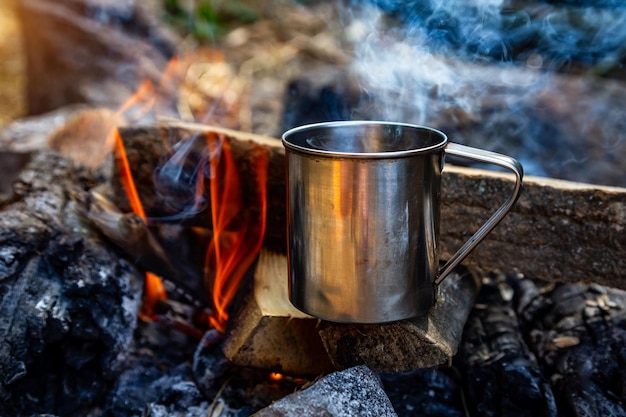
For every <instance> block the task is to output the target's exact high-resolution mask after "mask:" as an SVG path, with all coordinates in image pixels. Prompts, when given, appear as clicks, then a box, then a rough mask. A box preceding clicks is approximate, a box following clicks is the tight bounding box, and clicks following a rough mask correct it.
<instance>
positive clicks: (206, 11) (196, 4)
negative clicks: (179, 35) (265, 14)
mask: <svg viewBox="0 0 626 417" xmlns="http://www.w3.org/2000/svg"><path fill="white" fill-rule="evenodd" d="M163 5H164V9H165V12H166V16H165V19H166V21H167V22H168V23H170V24H171V25H172V26H174V27H175V28H176V29H178V30H179V31H181V32H183V33H184V34H190V35H192V36H194V37H195V38H197V39H198V40H200V41H210V40H212V39H215V38H218V37H220V36H222V35H223V34H224V33H225V32H226V31H227V30H228V29H230V28H232V26H234V25H237V24H242V23H252V22H254V21H255V20H257V19H258V12H257V11H256V10H255V9H253V8H252V7H250V6H248V5H246V4H244V3H242V2H240V1H237V0H163Z"/></svg>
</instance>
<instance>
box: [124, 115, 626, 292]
mask: <svg viewBox="0 0 626 417" xmlns="http://www.w3.org/2000/svg"><path fill="white" fill-rule="evenodd" d="M207 132H216V133H218V134H221V135H223V136H224V138H225V139H226V140H227V141H228V142H229V143H230V145H231V148H233V149H235V150H236V152H234V153H236V157H235V160H236V161H237V162H236V163H237V164H238V166H239V169H240V171H241V177H242V178H243V179H244V181H246V182H249V183H253V182H254V181H253V180H254V178H255V176H256V173H255V172H254V171H250V167H251V166H252V164H251V163H250V155H253V154H254V152H253V151H255V150H256V151H255V152H258V149H259V147H263V148H266V149H267V151H268V152H269V154H270V164H269V173H268V189H267V198H268V218H267V235H266V241H265V243H266V245H270V243H269V242H271V245H270V246H271V247H272V249H275V250H278V251H283V252H284V250H285V240H286V239H285V194H284V193H285V177H284V169H285V168H284V164H285V161H284V149H283V147H282V145H281V143H280V141H278V140H276V139H272V138H268V137H264V136H258V135H253V134H248V133H242V132H235V131H229V130H225V129H219V128H215V127H209V126H200V125H193V124H182V123H174V124H170V125H166V124H162V125H159V126H145V127H130V128H124V129H122V130H121V133H122V136H123V138H124V143H125V144H126V145H127V148H128V149H127V150H128V152H129V158H131V166H132V167H133V168H134V171H133V173H134V174H135V175H136V178H137V181H138V184H140V190H139V193H140V195H141V196H142V199H143V200H144V201H145V206H146V207H147V209H148V211H150V212H152V213H154V214H156V215H158V214H163V213H162V212H163V207H167V201H166V198H167V196H163V195H158V194H157V193H156V192H155V191H154V190H155V185H154V182H153V174H154V171H155V169H157V167H158V165H159V162H158V161H159V158H160V157H161V156H162V155H163V152H164V147H163V145H162V144H161V141H162V140H163V139H167V140H169V141H174V142H175V141H179V140H184V139H186V138H189V137H191V136H193V135H194V134H199V133H204V134H206V133H207ZM114 181H115V180H114ZM249 187H251V186H249ZM511 188H512V178H510V177H509V176H508V175H507V174H502V173H498V172H491V171H483V170H478V169H472V168H461V167H455V166H452V165H449V164H448V165H447V166H446V168H445V169H444V172H443V182H442V215H441V217H442V220H441V237H440V247H441V258H442V259H446V258H448V257H449V256H451V255H452V253H454V252H455V251H456V250H457V249H458V248H460V247H461V245H462V244H463V243H464V242H465V241H466V240H467V239H469V238H470V236H471V234H472V233H473V232H474V231H475V230H477V229H478V227H479V226H480V225H481V224H482V223H483V222H484V221H485V220H486V219H487V217H488V216H489V215H490V214H491V213H492V212H493V211H495V210H496V208H497V207H498V206H499V205H500V204H501V202H502V201H503V200H504V198H505V196H506V195H507V194H508V193H509V192H510V190H511ZM118 189H119V187H118ZM116 194H117V195H118V196H121V195H122V194H121V193H120V192H118V193H116ZM122 199H123V198H122ZM120 204H122V203H121V200H120ZM118 205H119V204H118ZM165 214H167V213H165ZM192 221H200V222H201V223H202V224H204V225H205V226H206V225H209V224H210V223H209V222H208V221H207V220H206V218H204V220H203V219H202V218H201V217H200V218H199V219H194V220H192ZM625 226H626V189H623V188H617V187H606V186H596V185H590V184H581V183H573V182H568V181H561V180H553V179H548V178H540V177H526V178H525V180H524V189H523V192H522V196H521V197H520V199H519V201H518V202H517V204H516V205H515V206H514V207H513V209H512V211H511V212H510V213H509V215H508V216H507V217H506V218H505V219H504V220H503V221H502V223H501V224H500V225H498V227H496V228H495V230H494V231H493V232H492V233H491V234H490V235H489V236H488V237H487V238H486V239H485V241H484V242H483V243H481V244H480V245H479V246H478V248H477V249H476V250H475V251H474V252H473V253H472V254H471V255H470V256H469V257H468V258H467V260H466V261H465V263H466V264H467V265H473V266H478V267H480V268H482V269H484V270H487V271H493V272H503V273H522V274H524V275H527V276H530V277H534V278H540V279H543V280H547V281H563V282H579V281H593V282H596V283H599V284H602V285H606V286H612V287H618V288H626V257H624V256H623V254H624V251H625V250H626V233H624V228H625Z"/></svg>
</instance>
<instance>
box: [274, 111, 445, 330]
mask: <svg viewBox="0 0 626 417" xmlns="http://www.w3.org/2000/svg"><path fill="white" fill-rule="evenodd" d="M446 142H447V138H446V136H445V135H444V134H443V133H442V132H439V131H437V130H434V129H430V128H426V127H422V126H415V125H407V124H401V123H387V122H330V123H321V124H316V125H308V126H302V127H299V128H295V129H292V130H290V131H288V132H286V133H285V134H284V135H283V144H284V146H285V148H286V158H287V235H288V258H289V297H290V300H291V302H292V304H293V305H294V306H295V307H297V308H298V309H300V310H302V311H304V312H305V313H308V314H310V315H312V316H315V317H317V318H320V319H324V320H329V321H335V322H347V323H381V322H389V321H395V320H401V319H406V318H411V317H415V316H417V315H420V314H423V313H425V312H427V311H428V310H429V309H430V308H431V307H432V306H433V305H434V302H435V286H434V284H433V281H434V279H435V276H436V274H437V271H438V264H439V259H438V254H437V246H438V239H439V218H440V200H441V199H440V184H441V170H442V165H443V156H444V148H445V145H446Z"/></svg>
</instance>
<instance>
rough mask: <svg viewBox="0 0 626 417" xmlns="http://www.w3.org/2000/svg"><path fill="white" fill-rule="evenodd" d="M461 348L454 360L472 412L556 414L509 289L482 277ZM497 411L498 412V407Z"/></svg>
mask: <svg viewBox="0 0 626 417" xmlns="http://www.w3.org/2000/svg"><path fill="white" fill-rule="evenodd" d="M485 281H486V282H484V283H483V284H484V285H483V287H482V288H481V291H480V293H479V295H478V297H477V299H476V304H475V306H474V309H473V310H472V312H471V314H470V316H469V318H468V320H467V323H466V325H465V329H464V331H463V341H462V343H461V346H460V348H459V355H458V356H457V359H458V360H457V362H458V365H459V368H460V369H461V371H462V373H463V376H464V379H465V381H467V385H466V390H467V405H468V407H469V408H470V409H471V410H472V412H473V414H475V415H495V414H489V412H487V413H486V414H482V413H485V411H486V410H490V411H491V412H493V413H496V412H498V413H499V414H500V415H515V416H520V417H522V416H528V417H531V416H542V417H554V416H557V415H558V412H557V406H556V403H555V400H554V395H553V393H552V389H551V387H550V383H549V380H548V379H547V378H546V377H545V375H543V374H542V370H541V368H540V366H539V364H538V363H537V360H536V358H535V356H534V355H533V354H532V353H531V351H530V349H529V348H528V345H527V344H526V342H525V341H524V336H523V334H522V331H521V329H520V322H519V320H518V317H517V314H516V313H515V310H514V307H513V302H512V300H511V299H512V298H513V290H512V288H511V287H510V286H509V285H508V284H506V283H505V282H502V281H501V280H494V279H488V280H485ZM496 410H497V411H496Z"/></svg>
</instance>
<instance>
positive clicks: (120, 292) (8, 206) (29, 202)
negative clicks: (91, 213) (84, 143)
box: [0, 150, 141, 415]
mask: <svg viewBox="0 0 626 417" xmlns="http://www.w3.org/2000/svg"><path fill="white" fill-rule="evenodd" d="M97 182H98V178H97V177H96V176H94V174H93V173H91V172H90V171H88V170H85V169H81V168H77V167H75V166H74V165H73V164H72V163H71V162H70V161H69V160H68V159H66V158H63V157H62V156H60V155H59V154H57V153H56V152H51V151H45V150H42V151H39V152H33V153H32V154H31V155H30V161H29V162H27V163H26V164H25V165H24V166H23V169H22V170H21V171H20V172H19V173H18V174H17V176H16V177H15V179H14V180H13V181H12V191H13V192H12V194H11V197H10V198H9V199H6V200H2V201H0V294H1V296H0V314H1V315H2V317H3V320H2V324H1V325H0V340H2V341H3V343H2V344H0V375H1V378H0V381H1V382H0V399H1V401H0V414H2V415H31V414H33V413H55V414H58V415H74V413H76V412H77V410H80V409H84V408H85V407H88V406H93V405H95V404H96V403H97V402H98V401H99V400H100V399H101V398H102V397H103V396H104V395H105V393H106V389H107V388H108V385H109V384H110V383H111V382H112V381H113V380H114V378H115V377H116V376H117V375H118V373H119V372H120V371H121V368H122V367H123V366H124V364H125V358H126V355H127V349H128V346H129V345H130V344H131V342H132V337H133V330H134V329H135V326H136V322H137V311H138V309H139V303H140V294H141V278H140V276H139V274H138V272H137V270H136V269H135V268H134V267H133V266H132V265H131V264H130V263H129V262H127V261H125V260H124V259H122V258H120V257H119V255H118V253H117V252H116V251H114V250H112V249H111V248H110V247H109V246H107V245H106V244H105V242H104V240H103V239H102V238H101V237H100V236H99V235H98V234H97V233H94V231H93V229H91V228H89V227H88V224H87V222H86V221H85V220H84V219H82V217H81V216H80V214H79V211H78V209H77V207H76V204H75V203H74V202H73V201H72V200H71V199H70V198H69V196H70V195H71V194H72V193H74V192H76V191H80V190H84V189H86V188H90V187H92V186H93V185H94V184H96V183H97Z"/></svg>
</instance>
